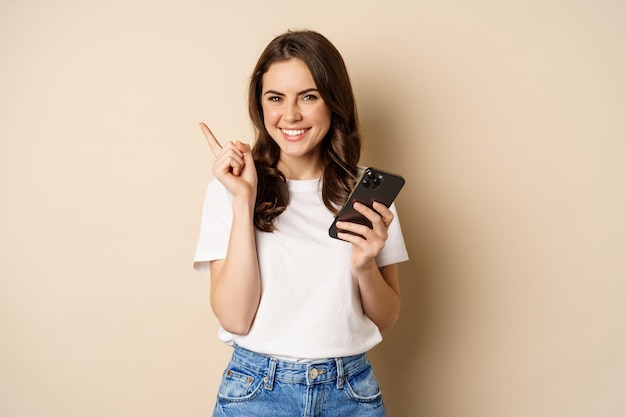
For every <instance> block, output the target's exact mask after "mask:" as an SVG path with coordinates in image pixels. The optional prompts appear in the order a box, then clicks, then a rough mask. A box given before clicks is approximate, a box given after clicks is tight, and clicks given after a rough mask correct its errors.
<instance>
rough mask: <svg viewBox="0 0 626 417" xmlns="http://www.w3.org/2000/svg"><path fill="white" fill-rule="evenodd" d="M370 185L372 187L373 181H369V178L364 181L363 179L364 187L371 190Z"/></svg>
mask: <svg viewBox="0 0 626 417" xmlns="http://www.w3.org/2000/svg"><path fill="white" fill-rule="evenodd" d="M370 185H372V183H371V181H370V180H369V178H364V179H363V186H364V187H368V188H369V186H370Z"/></svg>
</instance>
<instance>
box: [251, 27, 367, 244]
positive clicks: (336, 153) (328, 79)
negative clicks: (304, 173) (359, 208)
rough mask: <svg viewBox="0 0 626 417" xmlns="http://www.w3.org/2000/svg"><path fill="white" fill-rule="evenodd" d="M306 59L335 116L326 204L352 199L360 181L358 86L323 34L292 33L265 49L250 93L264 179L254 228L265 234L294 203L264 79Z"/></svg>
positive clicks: (326, 159) (327, 147)
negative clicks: (266, 116) (276, 67)
mask: <svg viewBox="0 0 626 417" xmlns="http://www.w3.org/2000/svg"><path fill="white" fill-rule="evenodd" d="M293 58H296V59H300V60H301V61H303V62H304V63H305V64H306V65H307V67H308V68H309V71H311V75H312V76H313V81H314V82H315V86H316V87H317V89H318V91H319V94H320V95H321V97H322V99H323V100H324V102H325V103H326V105H327V106H328V108H329V109H330V112H331V123H330V128H329V130H328V133H327V134H326V137H325V138H324V139H323V141H322V143H321V146H320V153H321V155H320V157H321V158H320V161H321V164H322V169H323V172H324V173H323V176H322V200H323V201H324V205H325V206H326V207H327V208H328V209H329V210H330V211H331V212H333V213H337V211H338V206H340V205H341V204H343V203H344V201H345V200H346V199H347V197H348V195H349V194H350V191H351V190H352V187H353V186H354V184H355V183H356V179H357V178H356V176H357V173H358V162H359V158H360V156H361V135H360V133H359V123H358V113H357V108H356V102H355V100H354V94H353V92H352V85H351V84H350V78H349V76H348V71H347V69H346V65H345V62H344V60H343V58H342V57H341V54H340V53H339V51H338V50H337V48H335V46H334V45H333V44H332V43H331V42H330V41H329V40H328V39H326V38H325V37H324V36H323V35H321V34H319V33H317V32H314V31H310V30H299V31H288V32H286V33H284V34H282V35H280V36H278V37H276V38H275V39H274V40H272V41H271V42H270V43H269V44H268V46H267V47H266V48H265V50H264V51H263V53H262V54H261V56H260V57H259V60H258V62H257V64H256V67H255V68H254V72H253V73H252V77H251V79H250V85H249V90H248V111H249V113H250V118H251V119H252V123H253V124H254V128H255V131H256V142H255V144H254V146H253V148H252V156H253V157H254V162H255V164H256V168H257V173H258V177H259V183H258V191H257V197H256V204H255V209H254V224H255V226H256V227H257V228H258V229H259V230H262V231H265V232H272V231H274V230H275V226H274V220H275V219H276V218H277V217H278V216H279V215H280V214H281V213H282V212H284V211H285V209H286V208H287V205H288V204H289V191H288V189H287V180H286V178H285V175H284V174H283V173H282V172H281V171H280V170H279V169H278V168H277V164H278V160H279V158H280V147H279V146H278V145H277V144H276V142H275V141H274V140H273V139H272V137H271V136H270V134H269V133H268V132H267V130H266V128H265V124H264V122H263V108H262V106H261V94H262V89H263V85H262V81H263V74H265V73H266V72H267V71H268V70H269V67H270V66H271V65H272V64H274V63H276V62H284V61H287V60H290V59H293Z"/></svg>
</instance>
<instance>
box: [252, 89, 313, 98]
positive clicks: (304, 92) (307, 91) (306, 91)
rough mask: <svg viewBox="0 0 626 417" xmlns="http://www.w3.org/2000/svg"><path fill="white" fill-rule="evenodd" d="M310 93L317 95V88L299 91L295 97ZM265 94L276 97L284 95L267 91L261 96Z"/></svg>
mask: <svg viewBox="0 0 626 417" xmlns="http://www.w3.org/2000/svg"><path fill="white" fill-rule="evenodd" d="M311 91H316V92H318V93H319V90H318V89H317V88H307V89H306V90H302V91H299V92H298V93H297V95H298V96H300V95H302V94H306V93H310V92H311ZM267 94H273V95H276V96H284V95H285V94H284V93H281V92H279V91H275V90H267V91H266V92H264V93H263V95H267Z"/></svg>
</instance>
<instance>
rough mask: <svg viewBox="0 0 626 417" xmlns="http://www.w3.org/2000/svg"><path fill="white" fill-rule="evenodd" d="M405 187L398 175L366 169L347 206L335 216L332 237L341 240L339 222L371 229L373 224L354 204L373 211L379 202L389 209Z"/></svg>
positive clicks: (331, 229)
mask: <svg viewBox="0 0 626 417" xmlns="http://www.w3.org/2000/svg"><path fill="white" fill-rule="evenodd" d="M403 186H404V178H402V177H401V176H400V175H398V174H393V173H391V172H385V171H382V170H380V169H376V168H372V167H369V168H366V169H365V172H364V173H363V175H362V176H361V178H360V179H359V182H358V183H357V184H356V186H355V187H354V189H353V190H352V192H351V193H350V196H349V197H348V199H347V200H346V202H345V204H344V205H343V207H341V209H340V210H339V213H337V216H335V220H334V221H333V224H332V225H331V226H330V229H329V230H328V234H329V235H330V237H332V238H335V239H339V238H338V237H337V232H338V230H337V222H338V221H345V222H352V223H359V224H362V225H365V226H367V227H369V228H370V229H371V228H372V223H371V222H370V221H369V220H368V219H367V218H366V217H365V216H363V215H362V214H361V213H359V212H358V211H356V210H355V209H354V203H355V202H356V201H358V202H359V203H361V204H365V205H366V206H367V207H369V208H371V209H372V210H374V208H373V207H372V205H373V204H374V201H378V202H379V203H381V204H384V205H385V206H387V207H389V206H390V205H391V203H393V201H394V200H395V199H396V197H397V196H398V194H399V193H400V190H401V189H402V187H403ZM374 211H375V210H374Z"/></svg>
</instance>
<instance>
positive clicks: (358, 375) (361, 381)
mask: <svg viewBox="0 0 626 417" xmlns="http://www.w3.org/2000/svg"><path fill="white" fill-rule="evenodd" d="M344 387H345V390H346V392H347V393H348V396H350V397H351V398H352V399H353V400H355V401H359V402H374V401H378V400H380V399H381V392H380V387H379V386H378V380H377V379H376V374H374V369H373V368H372V365H370V364H369V363H366V364H365V365H363V366H361V367H359V368H358V369H356V370H354V371H353V372H350V373H349V374H348V375H346V383H345V385H344Z"/></svg>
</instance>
